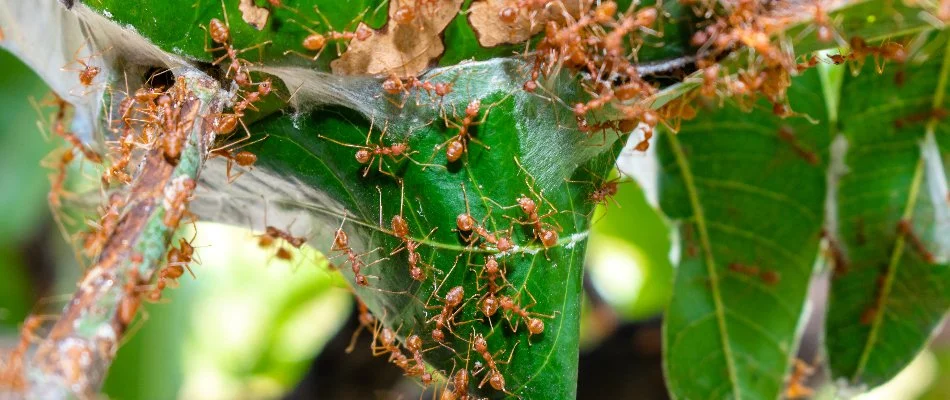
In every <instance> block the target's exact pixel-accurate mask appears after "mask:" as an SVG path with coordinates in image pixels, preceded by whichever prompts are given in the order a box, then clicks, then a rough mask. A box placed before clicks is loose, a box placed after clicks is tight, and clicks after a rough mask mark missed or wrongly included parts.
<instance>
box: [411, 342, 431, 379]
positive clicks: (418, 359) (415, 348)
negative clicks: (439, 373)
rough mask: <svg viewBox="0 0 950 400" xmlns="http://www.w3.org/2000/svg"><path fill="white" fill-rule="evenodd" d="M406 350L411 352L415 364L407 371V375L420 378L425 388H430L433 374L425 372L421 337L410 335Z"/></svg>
mask: <svg viewBox="0 0 950 400" xmlns="http://www.w3.org/2000/svg"><path fill="white" fill-rule="evenodd" d="M406 350H408V351H409V354H410V355H411V356H412V360H413V361H414V362H415V364H414V365H412V366H411V367H409V369H408V370H407V371H406V375H408V376H418V377H419V380H421V381H422V384H423V385H424V386H429V385H430V384H431V383H432V374H431V373H428V372H425V371H426V369H425V360H423V358H422V353H423V350H422V338H421V337H419V335H409V337H407V338H406Z"/></svg>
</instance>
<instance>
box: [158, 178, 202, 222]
mask: <svg viewBox="0 0 950 400" xmlns="http://www.w3.org/2000/svg"><path fill="white" fill-rule="evenodd" d="M172 185H173V186H172V187H170V188H169V189H170V190H168V189H166V191H165V217H164V219H163V220H162V221H163V222H164V223H165V226H167V227H169V228H176V227H178V224H179V222H180V221H181V217H182V216H184V215H185V214H187V213H188V210H187V209H186V208H185V207H186V206H187V204H188V201H189V200H190V198H191V195H192V193H193V192H194V191H195V188H196V187H197V186H198V183H197V182H196V181H195V180H194V179H192V178H191V177H188V176H183V177H179V178H177V179H176V180H175V182H174V183H173V184H172Z"/></svg>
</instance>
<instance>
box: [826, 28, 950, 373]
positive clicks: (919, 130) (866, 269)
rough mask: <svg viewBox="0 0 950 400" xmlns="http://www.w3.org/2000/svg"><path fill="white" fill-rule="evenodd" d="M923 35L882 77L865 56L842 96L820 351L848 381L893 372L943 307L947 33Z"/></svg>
mask: <svg viewBox="0 0 950 400" xmlns="http://www.w3.org/2000/svg"><path fill="white" fill-rule="evenodd" d="M925 37H929V39H928V40H927V41H926V44H925V45H923V46H922V47H921V48H919V49H915V50H916V51H915V52H914V53H913V54H912V57H911V58H910V59H909V60H910V61H909V62H908V63H907V64H906V65H895V64H889V65H887V68H886V69H885V72H884V74H883V75H878V74H876V73H875V65H874V62H873V61H872V60H869V61H868V63H867V64H866V65H865V66H864V68H863V69H862V70H861V73H860V74H859V75H857V76H854V77H846V79H845V82H844V85H843V89H842V93H841V108H840V112H839V115H840V117H839V120H840V121H841V131H842V134H843V137H844V139H845V140H846V142H847V143H846V149H845V150H846V152H843V153H842V157H843V161H844V165H845V166H846V170H845V171H843V172H844V174H843V176H841V179H840V186H839V188H838V190H837V194H836V197H837V201H838V203H837V209H836V211H837V212H836V215H837V219H836V221H835V222H836V229H835V231H836V233H837V237H838V242H839V244H840V247H841V252H842V253H843V255H844V256H845V259H846V262H844V263H840V264H839V265H838V266H837V270H836V273H835V277H834V278H833V280H832V290H831V297H830V308H829V311H828V320H827V332H828V334H827V336H828V337H827V346H828V352H829V355H828V357H829V362H830V364H831V369H832V374H833V376H834V377H835V378H841V380H842V381H845V382H847V383H849V384H852V385H860V384H866V385H868V386H875V385H878V384H881V383H883V382H885V381H887V380H888V379H890V378H892V377H894V375H896V374H897V373H898V372H899V371H900V370H901V369H902V368H903V367H904V366H906V365H907V363H909V362H910V361H911V360H912V359H913V358H914V356H915V355H916V354H917V353H919V352H920V351H921V349H923V348H924V346H925V344H926V343H927V342H928V341H929V340H930V337H931V335H932V333H933V330H934V329H935V328H936V327H937V326H939V324H940V322H941V321H942V320H943V319H944V316H945V314H946V312H947V308H948V307H950V290H948V289H947V288H948V286H950V268H948V267H950V265H948V258H950V203H948V201H950V199H948V198H947V196H948V193H947V168H946V163H947V160H948V155H950V151H948V147H947V143H948V140H947V137H948V136H950V130H948V125H947V124H946V122H945V121H942V120H941V119H940V118H942V117H941V115H943V116H945V111H942V110H944V107H945V106H946V103H945V101H944V98H945V96H946V93H947V85H946V81H947V78H948V76H950V52H948V51H947V45H948V41H947V36H946V35H945V34H939V35H938V34H935V33H934V34H932V35H929V36H925ZM932 110H938V111H936V114H935V113H934V112H932ZM941 113H944V114H941ZM843 144H845V143H843ZM941 144H942V146H941ZM901 221H906V223H907V225H906V227H907V228H910V231H911V232H905V233H902V232H901V231H902V230H901V229H899V227H900V226H901Z"/></svg>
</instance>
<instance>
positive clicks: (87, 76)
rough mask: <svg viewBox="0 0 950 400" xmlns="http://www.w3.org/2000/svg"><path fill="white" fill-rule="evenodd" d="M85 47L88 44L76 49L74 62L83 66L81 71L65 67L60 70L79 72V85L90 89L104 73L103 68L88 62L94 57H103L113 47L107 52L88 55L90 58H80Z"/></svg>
mask: <svg viewBox="0 0 950 400" xmlns="http://www.w3.org/2000/svg"><path fill="white" fill-rule="evenodd" d="M85 46H86V44H85V43H83V44H82V45H81V46H79V48H78V49H76V53H74V54H73V60H74V61H75V62H76V63H77V64H79V65H80V66H82V68H81V69H69V68H66V67H65V66H64V67H63V68H60V69H61V70H63V71H76V72H79V83H80V84H82V85H83V86H87V87H88V86H92V82H93V80H95V79H96V77H97V76H99V73H100V72H102V68H100V67H97V66H94V65H90V64H89V63H88V61H89V60H90V59H92V58H93V57H96V56H99V55H102V53H105V52H106V51H108V50H110V49H111V47H109V48H106V49H105V50H102V51H100V52H97V53H93V54H90V55H88V56H86V57H83V58H78V56H79V52H80V51H82V49H83V47H85ZM67 65H69V64H67Z"/></svg>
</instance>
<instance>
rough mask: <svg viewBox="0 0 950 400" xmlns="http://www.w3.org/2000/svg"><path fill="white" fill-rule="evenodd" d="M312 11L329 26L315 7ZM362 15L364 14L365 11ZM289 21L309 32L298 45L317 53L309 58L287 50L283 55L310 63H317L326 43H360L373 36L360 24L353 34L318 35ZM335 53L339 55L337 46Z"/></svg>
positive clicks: (329, 33)
mask: <svg viewBox="0 0 950 400" xmlns="http://www.w3.org/2000/svg"><path fill="white" fill-rule="evenodd" d="M313 9H314V11H316V12H317V14H319V15H320V17H321V18H323V22H324V23H326V25H327V26H330V21H329V20H327V19H326V17H324V16H323V14H322V13H321V12H320V9H319V8H317V7H316V6H314V7H313ZM363 13H365V11H364V12H363ZM363 13H361V14H360V15H358V16H357V17H356V19H361V18H362V15H363ZM289 21H291V22H294V23H296V24H297V25H300V26H301V27H302V28H303V29H305V30H307V31H308V32H310V34H309V35H307V37H305V38H304V39H303V41H301V42H300V44H301V46H303V48H304V49H307V50H309V51H315V52H317V54H315V55H314V56H313V57H310V56H308V55H306V54H303V53H300V52H298V51H296V50H287V51H285V52H284V55H287V54H291V53H292V54H296V55H298V56H300V57H303V58H306V59H308V60H311V61H317V59H319V58H320V55H321V54H323V50H325V49H326V46H327V42H329V41H331V40H334V41H342V42H347V43H349V42H350V41H352V40H353V39H356V40H359V41H361V42H362V41H365V40H367V39H369V38H370V37H371V36H373V30H372V29H370V28H369V27H368V26H366V25H365V24H362V23H360V24H359V25H358V26H357V28H356V31H355V32H347V31H342V32H337V31H334V30H330V31H329V32H326V33H319V32H317V31H315V30H313V29H310V27H308V26H307V25H304V24H302V23H300V22H298V21H297V20H294V19H290V20H289ZM331 29H332V28H331ZM337 53H339V46H338V47H337Z"/></svg>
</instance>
